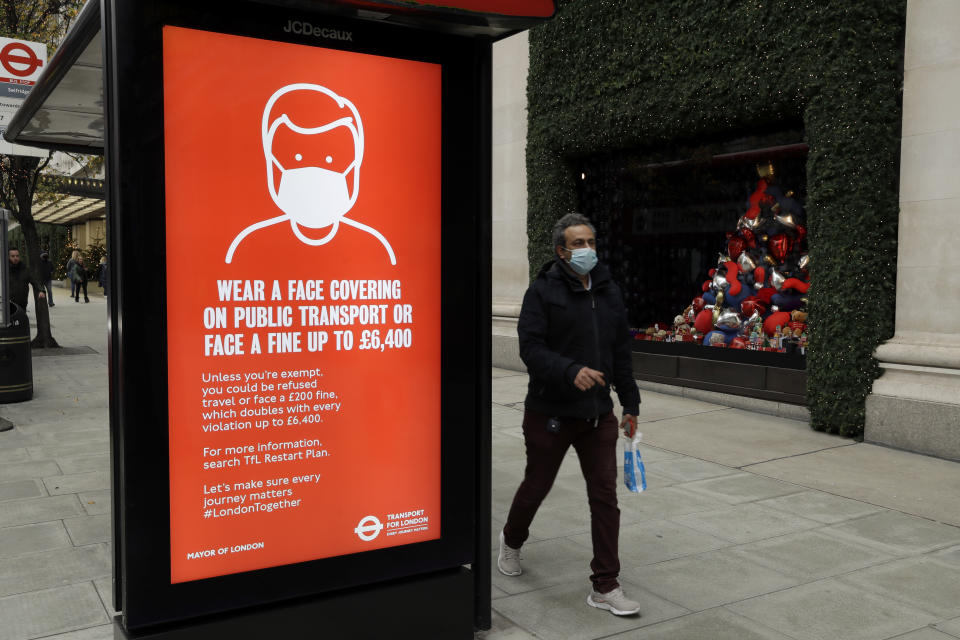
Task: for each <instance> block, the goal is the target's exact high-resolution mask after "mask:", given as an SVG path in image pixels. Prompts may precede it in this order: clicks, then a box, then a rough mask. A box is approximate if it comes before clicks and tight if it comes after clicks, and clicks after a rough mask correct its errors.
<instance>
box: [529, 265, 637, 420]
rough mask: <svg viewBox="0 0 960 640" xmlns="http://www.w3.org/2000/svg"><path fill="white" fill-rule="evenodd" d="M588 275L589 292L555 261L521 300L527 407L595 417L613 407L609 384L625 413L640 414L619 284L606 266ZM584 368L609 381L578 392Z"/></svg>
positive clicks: (541, 410)
mask: <svg viewBox="0 0 960 640" xmlns="http://www.w3.org/2000/svg"><path fill="white" fill-rule="evenodd" d="M590 276H591V278H592V282H591V288H590V290H589V291H587V290H586V289H584V288H583V285H582V284H581V282H580V280H579V279H577V278H576V277H574V276H573V275H571V274H570V273H568V272H567V271H566V270H565V269H564V268H563V267H562V266H561V263H560V261H559V259H556V260H554V261H553V262H551V263H548V264H545V265H544V266H543V268H541V269H540V273H539V274H538V275H537V278H536V280H534V282H533V284H531V285H530V288H529V289H527V293H526V294H525V295H524V296H523V306H522V307H521V310H520V320H519V322H518V324H517V333H518V334H519V335H520V357H521V358H522V359H523V362H524V364H526V365H527V370H528V372H529V374H530V384H529V387H528V389H527V399H526V408H527V409H530V410H532V411H537V412H539V413H544V414H546V415H549V416H558V417H581V418H594V417H597V416H599V415H601V414H604V413H607V412H609V411H612V410H613V401H612V400H611V399H610V385H611V384H612V385H613V386H614V388H615V389H616V391H617V395H618V396H619V398H620V404H621V405H622V406H623V410H624V412H626V413H630V414H633V415H637V412H638V411H639V409H640V392H639V391H638V390H637V383H636V381H635V380H634V378H633V367H632V361H631V357H630V333H629V331H628V329H627V313H626V309H625V308H624V306H623V296H622V294H621V293H620V287H618V286H617V285H616V283H615V282H613V280H612V279H611V278H610V270H609V269H607V267H606V266H604V265H602V264H599V265H597V266H596V267H594V269H593V271H591V272H590ZM584 366H587V367H590V368H591V369H596V370H598V371H602V372H603V374H604V378H605V379H606V381H607V384H606V385H604V386H599V385H597V386H594V387H593V388H592V389H588V390H587V391H580V390H579V389H577V388H576V387H575V386H574V384H573V380H574V378H576V376H577V372H579V371H580V369H581V368H582V367H584Z"/></svg>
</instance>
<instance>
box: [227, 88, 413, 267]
mask: <svg viewBox="0 0 960 640" xmlns="http://www.w3.org/2000/svg"><path fill="white" fill-rule="evenodd" d="M285 97H287V98H291V97H295V98H299V100H298V102H297V103H296V104H294V103H293V102H291V101H290V100H287V101H285V100H284V98H285ZM304 104H307V105H311V107H312V108H311V109H310V110H309V113H306V114H303V113H299V112H300V111H304V107H303V105H304ZM287 106H294V107H296V109H297V115H295V116H292V115H290V114H289V113H287V112H286V110H285V108H286V107H287ZM318 119H319V121H320V122H319V123H318V122H317V120H318ZM261 140H262V143H263V154H264V159H265V161H266V178H267V180H266V182H267V189H268V191H269V193H270V198H271V199H272V200H273V203H274V204H275V205H276V207H277V208H278V209H279V210H280V211H282V212H283V215H280V216H276V217H273V218H270V219H268V220H263V221H261V222H257V223H254V224H252V225H250V226H249V227H247V228H246V229H244V230H243V231H241V232H240V233H239V234H238V235H237V236H236V238H234V240H233V242H232V243H231V244H230V248H229V250H228V251H227V256H226V260H225V262H226V263H227V264H229V263H230V262H231V261H232V260H233V254H234V252H235V251H236V249H237V247H238V246H239V245H240V242H241V241H242V240H243V239H244V238H246V237H247V236H248V235H250V234H251V233H253V232H254V231H256V230H258V229H262V228H264V227H268V226H271V225H274V224H277V223H280V222H285V221H289V222H290V227H291V229H292V231H293V233H294V235H295V236H296V237H297V238H298V239H299V240H300V241H301V242H303V243H304V244H307V245H311V246H320V245H323V244H326V243H328V242H330V241H331V240H333V238H334V236H335V235H336V233H337V230H338V229H339V227H340V224H341V223H344V224H347V225H349V226H352V227H354V228H357V229H360V230H361V231H365V232H367V233H370V234H371V235H373V236H374V237H376V238H377V239H378V240H379V241H380V242H381V244H383V246H384V248H385V249H386V251H387V254H388V255H389V257H390V264H392V265H396V263H397V261H396V257H395V255H394V253H393V249H392V247H391V246H390V243H389V242H388V241H387V239H386V238H384V237H383V235H382V234H381V233H380V232H379V231H377V230H376V229H374V228H372V227H369V226H367V225H365V224H362V223H360V222H357V221H356V220H352V219H350V218H347V217H346V214H347V213H349V212H350V210H351V209H352V208H353V206H354V204H355V203H356V201H357V197H358V196H359V194H360V166H361V164H362V162H363V147H364V138H363V121H362V119H361V118H360V113H359V112H358V111H357V108H356V107H355V106H354V105H353V103H352V102H350V101H349V100H347V99H346V98H344V97H342V96H339V95H337V94H336V93H334V92H333V91H331V90H330V89H328V88H326V87H323V86H321V85H318V84H307V83H296V84H290V85H286V86H284V87H281V88H280V89H277V90H276V91H275V92H274V93H273V95H272V96H270V99H269V100H267V103H266V105H265V106H264V108H263V118H262V121H261ZM304 229H308V230H323V229H329V230H328V231H326V233H323V234H321V237H319V238H318V237H314V235H313V234H312V233H309V232H307V233H305V232H304Z"/></svg>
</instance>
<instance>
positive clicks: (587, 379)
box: [573, 367, 607, 391]
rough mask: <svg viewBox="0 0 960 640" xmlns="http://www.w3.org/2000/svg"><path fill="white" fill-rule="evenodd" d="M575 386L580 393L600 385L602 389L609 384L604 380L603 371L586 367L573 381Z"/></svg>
mask: <svg viewBox="0 0 960 640" xmlns="http://www.w3.org/2000/svg"><path fill="white" fill-rule="evenodd" d="M573 384H574V386H575V387H576V388H577V389H580V391H586V390H587V389H592V388H593V387H594V386H596V385H598V384H599V385H600V386H601V387H602V386H604V385H606V384H607V382H606V381H605V380H604V379H603V372H602V371H597V370H596V369H591V368H590V367H584V368H582V369H580V371H578V372H577V377H576V378H574V379H573Z"/></svg>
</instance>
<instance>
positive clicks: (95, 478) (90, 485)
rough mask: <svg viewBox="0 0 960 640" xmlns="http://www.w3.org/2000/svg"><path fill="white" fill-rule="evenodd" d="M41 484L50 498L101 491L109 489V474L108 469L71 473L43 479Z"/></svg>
mask: <svg viewBox="0 0 960 640" xmlns="http://www.w3.org/2000/svg"><path fill="white" fill-rule="evenodd" d="M43 484H44V486H46V488H47V493H49V494H50V495H52V496H55V495H60V494H65V493H80V492H81V491H97V490H101V491H102V490H104V489H109V488H110V473H109V471H108V469H103V470H102V471H85V472H83V473H71V474H65V475H60V476H53V477H51V478H44V479H43Z"/></svg>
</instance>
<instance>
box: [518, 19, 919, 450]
mask: <svg viewBox="0 0 960 640" xmlns="http://www.w3.org/2000/svg"><path fill="white" fill-rule="evenodd" d="M905 5H906V3H905V0H857V1H856V2H843V3H839V2H825V1H823V0H808V1H801V0H793V1H790V0H576V1H571V0H567V1H561V2H560V10H559V11H558V14H557V16H556V18H554V19H553V20H552V21H550V22H548V23H546V24H544V25H542V26H540V27H537V28H536V29H534V30H533V31H531V33H530V75H529V79H528V83H527V97H528V110H529V111H528V125H529V127H528V140H527V176H528V178H527V180H528V194H529V195H528V214H527V215H528V241H529V255H530V265H531V272H533V271H535V270H536V269H537V268H538V267H539V265H541V264H543V262H544V261H546V260H548V259H549V257H550V255H551V249H550V240H549V234H550V229H551V226H552V224H553V222H554V221H555V220H556V218H557V217H559V215H560V214H562V213H564V212H566V211H570V210H574V209H575V208H576V206H577V195H576V181H575V175H574V172H573V162H574V160H575V159H576V158H578V157H582V156H587V155H593V154H597V153H603V152H608V151H614V150H620V149H631V148H642V149H655V148H657V146H658V145H665V144H667V143H671V144H672V143H675V142H676V141H683V142H685V143H689V142H691V141H696V140H697V139H698V138H703V139H724V136H726V137H727V138H732V137H733V136H734V135H744V134H748V133H749V132H750V131H752V130H758V129H770V128H776V126H777V125H778V123H794V124H795V123H799V122H802V123H803V127H804V131H805V137H806V139H805V142H806V143H807V144H808V145H809V148H810V151H809V156H808V159H807V216H808V233H809V244H810V259H811V271H810V275H811V282H812V283H813V286H812V287H811V291H810V294H809V304H808V311H809V312H810V316H809V326H810V333H811V347H810V349H809V350H808V352H807V353H808V357H807V371H808V377H807V398H808V404H809V408H810V415H811V424H812V426H813V428H815V429H818V430H823V431H829V432H833V433H840V434H843V435H853V436H856V435H859V434H861V433H862V430H863V421H864V400H865V398H866V395H867V394H868V393H869V392H870V386H871V384H872V382H873V380H874V378H875V377H876V376H877V375H878V373H879V369H878V366H877V363H876V361H875V360H874V359H873V356H872V354H873V350H874V348H875V347H876V346H877V344H878V343H880V342H882V341H883V340H886V339H887V338H889V337H890V336H892V335H893V324H894V303H895V300H894V296H895V291H894V287H895V283H896V257H897V251H896V241H897V214H898V204H897V202H898V173H899V150H900V120H901V106H900V96H901V91H902V83H903V72H902V58H903V29H904V21H905V10H906V6H905Z"/></svg>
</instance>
